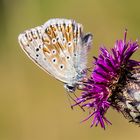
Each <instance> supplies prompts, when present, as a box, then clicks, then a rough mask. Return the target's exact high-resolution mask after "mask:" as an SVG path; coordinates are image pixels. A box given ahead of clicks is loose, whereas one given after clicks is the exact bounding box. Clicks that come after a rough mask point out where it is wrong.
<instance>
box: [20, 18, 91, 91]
mask: <svg viewBox="0 0 140 140" xmlns="http://www.w3.org/2000/svg"><path fill="white" fill-rule="evenodd" d="M92 39H93V36H92V34H90V33H88V34H84V33H83V26H82V25H81V24H79V23H77V22H75V21H74V20H72V19H59V18H56V19H50V20H48V21H47V22H46V23H44V24H43V25H41V26H38V27H35V28H32V29H29V30H26V31H24V32H23V33H21V34H20V35H19V36H18V41H19V44H20V46H21V48H22V49H23V51H24V52H25V53H26V54H27V56H28V57H29V58H30V59H31V60H32V61H33V62H35V63H36V64H37V65H38V66H39V67H40V68H42V69H43V70H45V71H46V72H47V73H48V74H50V75H51V76H53V77H55V78H56V79H58V80H59V81H61V82H63V83H64V87H65V89H66V90H67V91H68V92H74V91H75V90H76V89H77V88H78V87H80V86H82V85H83V83H84V79H86V77H87V66H86V65H87V54H88V51H89V49H90V48H91V46H92Z"/></svg>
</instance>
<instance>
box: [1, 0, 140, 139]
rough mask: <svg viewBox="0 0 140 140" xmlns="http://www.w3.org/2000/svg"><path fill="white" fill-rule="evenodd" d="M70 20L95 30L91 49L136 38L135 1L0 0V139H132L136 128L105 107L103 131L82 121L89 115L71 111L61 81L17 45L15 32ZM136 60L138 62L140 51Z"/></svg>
mask: <svg viewBox="0 0 140 140" xmlns="http://www.w3.org/2000/svg"><path fill="white" fill-rule="evenodd" d="M55 17H60V18H72V19H75V20H76V21H78V22H80V23H82V24H83V25H84V30H85V32H89V31H90V32H92V33H93V34H94V43H93V44H94V45H93V46H94V48H93V49H92V50H91V51H90V54H89V64H91V61H92V56H93V55H95V56H97V55H98V49H99V46H100V45H102V44H104V45H105V46H107V47H112V46H113V45H114V42H115V40H116V39H119V38H123V34H124V29H125V28H127V29H128V38H131V39H133V40H135V39H136V38H139V37H140V1H139V0H133V1H131V0H123V1H122V0H106V1H103V0H0V140H90V139H91V140H92V139H94V140H102V139H104V140H112V139H113V140H118V139H119V140H132V139H134V138H135V139H139V138H140V128H139V127H138V126H135V125H133V124H130V123H128V121H127V120H125V119H124V118H123V116H122V115H121V114H119V113H118V112H116V111H114V110H111V109H110V110H109V112H108V113H107V116H108V118H109V120H110V121H111V122H112V123H113V125H112V126H108V127H107V129H106V130H105V131H104V130H102V129H101V128H100V127H96V128H95V127H93V128H90V121H88V122H86V123H82V124H81V123H80V121H81V120H82V119H84V118H85V117H86V115H87V114H88V113H84V112H82V111H81V110H80V109H79V108H75V109H74V110H71V109H70V105H69V102H68V99H67V96H66V95H65V91H64V88H63V84H62V83H60V82H58V81H56V80H55V79H54V78H52V77H50V76H49V75H47V74H46V73H45V72H44V71H42V70H41V69H40V68H38V67H37V66H36V65H35V64H34V63H33V62H32V61H30V60H29V59H28V58H27V56H26V55H25V54H24V53H23V51H22V50H21V48H20V47H19V44H18V41H17V37H18V34H19V33H20V32H22V31H24V30H25V29H29V28H31V27H36V26H38V25H41V24H43V23H44V22H45V21H47V20H48V19H50V18H55ZM134 58H135V59H137V60H140V51H138V52H137V53H136V54H135V55H134Z"/></svg>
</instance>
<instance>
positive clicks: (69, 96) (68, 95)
mask: <svg viewBox="0 0 140 140" xmlns="http://www.w3.org/2000/svg"><path fill="white" fill-rule="evenodd" d="M66 94H67V97H68V100H69V103H70V106H71V109H73V105H72V104H71V100H72V101H74V102H75V103H76V104H77V105H78V106H79V107H80V108H81V109H82V110H83V111H85V110H84V108H83V107H82V106H80V105H79V104H78V103H77V101H76V100H74V99H73V97H72V96H71V95H70V94H69V93H68V92H67V91H66ZM73 95H74V96H75V97H76V98H77V96H76V95H75V93H73ZM70 99H71V100H70Z"/></svg>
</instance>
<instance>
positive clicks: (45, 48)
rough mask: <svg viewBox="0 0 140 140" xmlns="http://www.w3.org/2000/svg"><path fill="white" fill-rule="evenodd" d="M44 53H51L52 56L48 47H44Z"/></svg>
mask: <svg viewBox="0 0 140 140" xmlns="http://www.w3.org/2000/svg"><path fill="white" fill-rule="evenodd" d="M43 52H47V53H49V54H50V51H49V50H48V48H47V47H45V46H44V47H43Z"/></svg>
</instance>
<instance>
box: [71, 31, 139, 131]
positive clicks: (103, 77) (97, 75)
mask: <svg viewBox="0 0 140 140" xmlns="http://www.w3.org/2000/svg"><path fill="white" fill-rule="evenodd" d="M126 35H127V31H126V32H125V36H124V40H117V41H116V43H115V46H114V48H112V49H111V53H110V52H109V51H108V50H107V49H106V48H105V47H101V48H100V51H101V53H100V54H99V56H98V58H96V57H94V59H95V60H94V62H93V64H94V69H93V71H92V74H91V77H90V78H89V79H88V82H87V83H86V86H85V88H84V89H83V92H82V93H81V96H80V97H78V98H77V99H76V100H77V104H75V105H81V106H82V107H87V108H89V109H90V114H89V116H88V117H87V118H86V119H85V120H84V121H86V120H88V119H89V118H91V117H93V120H92V124H91V127H92V126H93V125H95V126H97V125H98V124H100V125H101V127H102V128H104V129H105V124H111V122H110V121H108V120H107V118H106V117H105V114H106V112H107V110H108V109H109V107H110V106H112V107H113V108H115V109H116V110H118V111H121V109H120V106H119V105H117V101H116V99H113V98H112V97H114V96H116V95H117V92H120V91H121V90H119V89H120V87H121V88H124V85H125V83H126V80H127V73H131V71H135V70H136V69H140V67H139V66H140V62H138V61H135V60H131V59H130V57H131V56H132V54H133V53H134V52H135V51H136V50H137V49H138V48H139V45H138V42H137V41H135V42H132V41H128V42H127V41H126ZM115 94H116V95H115ZM75 105H74V106H75ZM122 113H123V111H122Z"/></svg>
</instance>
